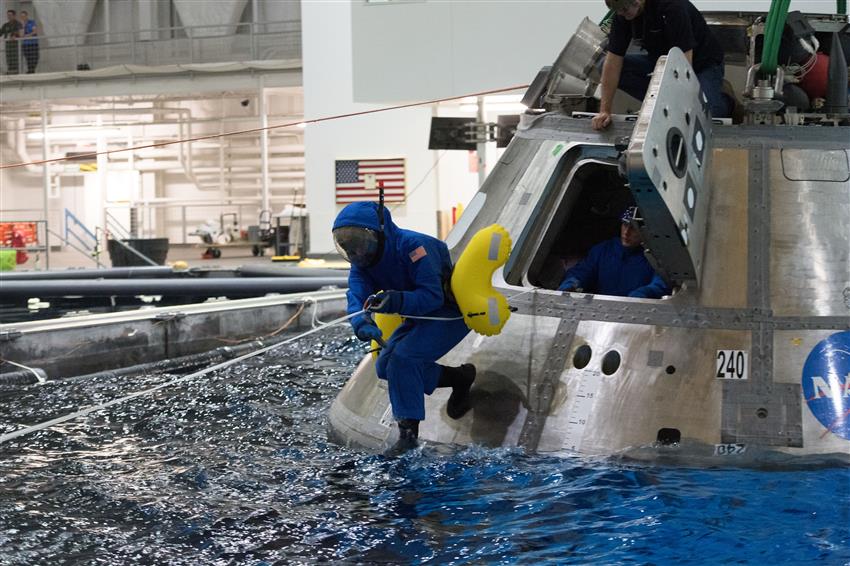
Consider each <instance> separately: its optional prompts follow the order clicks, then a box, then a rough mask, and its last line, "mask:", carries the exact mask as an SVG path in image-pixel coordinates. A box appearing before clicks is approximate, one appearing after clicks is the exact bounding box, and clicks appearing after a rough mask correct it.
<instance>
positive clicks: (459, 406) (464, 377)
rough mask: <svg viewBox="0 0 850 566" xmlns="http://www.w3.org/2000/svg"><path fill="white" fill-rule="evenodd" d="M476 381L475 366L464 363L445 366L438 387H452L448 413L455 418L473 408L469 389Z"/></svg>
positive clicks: (447, 406)
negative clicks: (458, 365) (456, 365)
mask: <svg viewBox="0 0 850 566" xmlns="http://www.w3.org/2000/svg"><path fill="white" fill-rule="evenodd" d="M473 381H475V366H474V365H472V364H463V365H462V366H460V367H449V366H443V374H442V375H441V376H440V381H439V383H438V384H437V387H451V388H452V394H451V396H450V397H449V402H448V403H446V413H448V415H449V417H451V418H453V419H459V418H461V417H462V416H463V415H465V414H466V413H467V411H469V409H470V408H472V404H471V403H470V397H469V389H470V388H471V387H472V382H473Z"/></svg>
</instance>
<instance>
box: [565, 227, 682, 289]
mask: <svg viewBox="0 0 850 566" xmlns="http://www.w3.org/2000/svg"><path fill="white" fill-rule="evenodd" d="M577 288H581V289H582V290H584V292H586V293H599V294H601V295H615V296H618V297H641V298H646V299H660V298H661V297H663V296H664V295H669V294H670V292H671V289H670V287H668V286H667V284H666V283H665V282H664V280H663V279H661V277H660V276H659V275H658V274H656V273H655V270H654V269H652V266H651V265H649V262H648V261H647V260H646V257H645V256H644V255H643V247H641V246H638V247H636V248H625V247H623V244H622V243H621V242H620V238H619V237H617V238H611V239H610V240H605V241H604V242H601V243H599V244H596V245H595V246H593V247H592V248H590V252H589V253H588V254H587V257H586V258H584V259H583V260H582V261H580V262H579V263H578V264H576V265H574V266H573V267H571V268H570V269H568V270H567V273H566V275H565V276H564V279H563V281H561V285H560V286H559V287H558V289H560V290H565V289H577Z"/></svg>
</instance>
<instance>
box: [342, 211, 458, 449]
mask: <svg viewBox="0 0 850 566" xmlns="http://www.w3.org/2000/svg"><path fill="white" fill-rule="evenodd" d="M333 238H334V244H335V245H336V248H337V250H338V251H339V253H340V254H341V255H342V256H343V257H344V258H345V259H346V261H348V262H349V263H351V271H350V272H349V276H348V293H347V296H348V312H349V314H351V313H354V312H357V311H360V310H362V309H364V308H365V309H366V310H367V311H368V312H367V313H363V314H360V315H358V316H355V317H353V318H352V319H351V326H352V327H353V329H354V334H355V335H356V336H357V338H359V339H360V340H363V341H368V340H379V339H380V338H381V330H380V329H379V328H378V327H377V326H376V325H375V323H374V322H373V321H372V319H371V316H369V313H372V312H380V313H397V314H400V315H401V316H403V317H406V318H405V319H404V322H403V323H402V325H401V326H400V327H398V328H397V329H396V331H395V332H393V334H392V336H391V337H390V339H389V340H388V341H387V343H386V345H385V346H384V347H383V348H382V349H381V352H380V354H379V355H378V360H377V362H376V364H375V370H376V372H377V374H378V377H379V378H381V379H385V380H386V381H387V385H388V389H389V395H390V404H391V405H392V410H393V416H394V417H395V419H396V420H397V421H398V428H399V440H398V442H397V443H396V445H395V446H394V447H393V448H392V449H391V450H390V453H399V452H402V451H404V450H407V449H410V448H412V447H414V446H416V443H417V440H416V439H417V438H418V436H419V421H421V420H424V419H425V397H424V396H425V395H430V394H431V393H433V391H434V389H435V388H437V387H451V388H452V394H451V396H450V398H449V402H448V405H447V407H446V411H447V413H448V415H449V416H450V417H451V418H453V419H459V418H461V417H462V416H463V415H464V414H466V412H467V411H468V410H469V408H470V396H469V390H470V388H471V387H472V382H473V381H474V380H475V366H473V365H472V364H463V365H461V366H460V367H448V366H442V365H440V364H437V363H436V360H438V359H439V358H441V357H442V356H443V355H445V354H446V353H447V352H448V351H449V350H451V349H452V348H453V347H454V346H455V345H456V344H457V343H458V342H460V341H461V340H462V339H463V338H464V336H466V335H467V334H468V333H469V328H468V327H467V326H466V324H465V323H464V321H463V318H462V315H461V313H460V311H459V310H458V307H457V305H456V304H454V302H453V301H452V300H450V299H449V298H448V297H447V293H446V289H448V282H449V277H450V276H451V271H452V262H451V257H450V256H449V250H448V248H447V247H446V244H444V243H443V242H442V241H440V240H438V239H436V238H432V237H431V236H427V235H425V234H421V233H419V232H414V231H412V230H404V229H401V228H399V227H398V226H396V225H395V224H394V223H393V221H392V217H391V216H390V212H389V210H387V209H386V208H385V207H384V206H383V205H381V204H376V203H373V202H355V203H352V204H349V205H348V206H346V207H345V208H343V209H342V211H340V213H339V215H337V217H336V220H335V221H334V224H333ZM416 317H434V318H439V319H450V320H428V319H422V318H416Z"/></svg>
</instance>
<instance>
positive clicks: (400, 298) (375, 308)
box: [367, 291, 404, 313]
mask: <svg viewBox="0 0 850 566" xmlns="http://www.w3.org/2000/svg"><path fill="white" fill-rule="evenodd" d="M369 299H370V300H369V306H368V307H367V310H369V311H371V312H383V313H398V312H401V307H402V305H403V304H404V295H402V294H401V291H381V292H380V293H378V294H376V295H372V296H371V297H370V298H369Z"/></svg>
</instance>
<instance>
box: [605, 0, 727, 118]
mask: <svg viewBox="0 0 850 566" xmlns="http://www.w3.org/2000/svg"><path fill="white" fill-rule="evenodd" d="M605 4H606V5H607V6H608V8H609V9H611V10H613V11H614V12H615V16H614V18H613V20H612V23H611V32H610V33H609V34H608V54H607V55H606V56H605V63H604V64H603V66H602V81H601V84H600V91H601V100H600V102H599V113H598V114H597V115H596V116H595V117H594V118H593V120H592V121H591V125H592V126H593V128H594V129H596V130H602V129H605V128H607V127H608V125H609V124H611V105H612V103H613V101H614V94H615V93H616V91H617V88H619V89H620V90H623V91H625V92H626V93H628V94H630V95H631V96H633V97H635V98H637V99H638V100H643V98H644V96H646V89H647V88H648V87H649V79H650V76H651V74H652V71H653V70H654V69H655V62H656V61H657V60H658V58H659V57H660V56H661V55H667V53H668V52H669V51H670V49H672V48H673V47H678V48H679V49H681V50H682V51H683V52H684V54H685V57H687V58H688V62H690V64H691V65H692V66H693V68H694V71H696V74H697V79H698V80H699V84H700V86H701V87H702V91H703V92H704V93H705V96H706V98H707V99H708V105H709V107H710V108H711V115H712V116H714V117H715V118H728V117H729V116H730V115H731V112H732V109H733V106H734V100H732V99H730V97H729V96H727V95H726V94H724V93H723V48H722V47H721V45H720V43H719V42H718V41H717V38H715V37H714V35H713V34H712V33H711V30H710V29H709V27H708V24H706V23H705V18H703V16H702V14H700V12H699V10H697V9H696V7H695V6H694V5H693V4H691V3H690V2H689V1H688V0H605ZM632 40H634V41H636V42H640V43H641V44H642V47H643V49H644V50H645V51H646V53H635V54H628V55H626V51H627V50H628V48H629V43H630V42H631V41H632Z"/></svg>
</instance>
